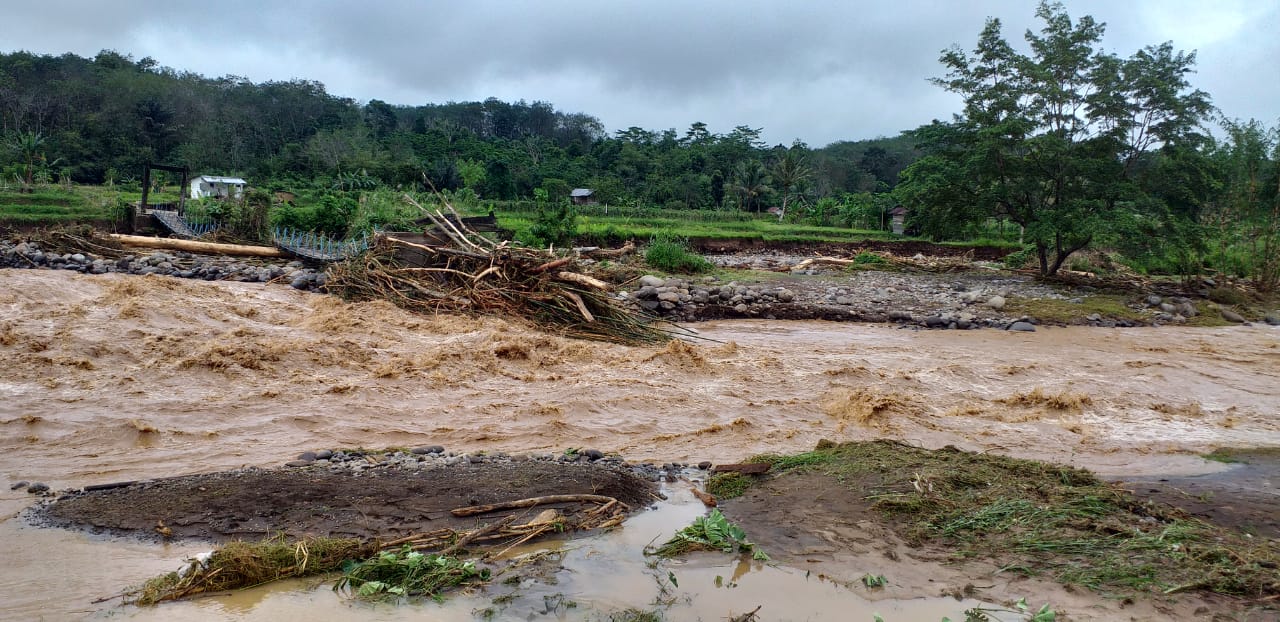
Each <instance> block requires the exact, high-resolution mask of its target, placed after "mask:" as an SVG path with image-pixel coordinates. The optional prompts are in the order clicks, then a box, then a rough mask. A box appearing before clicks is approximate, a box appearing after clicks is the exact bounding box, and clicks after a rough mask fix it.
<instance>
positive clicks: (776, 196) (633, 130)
mask: <svg viewBox="0 0 1280 622" xmlns="http://www.w3.org/2000/svg"><path fill="white" fill-rule="evenodd" d="M1037 16H1038V17H1039V18H1040V19H1041V20H1042V21H1043V22H1044V25H1043V28H1042V29H1041V30H1040V31H1039V32H1038V33H1037V32H1027V33H1026V34H1025V36H1024V39H1025V42H1026V46H1022V47H1025V48H1028V51H1019V50H1020V49H1021V48H1020V46H1019V45H1014V44H1011V43H1010V42H1009V41H1008V40H1007V39H1006V38H1005V35H1004V33H1003V32H1002V31H1001V25H1000V21H999V20H998V19H991V20H989V22H988V24H987V27H986V28H985V29H984V30H983V31H982V32H981V33H980V34H979V37H978V41H977V43H976V45H975V47H974V48H973V49H972V50H971V51H967V50H963V49H961V48H959V47H955V48H951V49H948V50H944V51H943V53H942V56H941V57H940V59H939V60H940V63H941V68H942V71H943V72H944V75H942V76H940V77H935V78H934V83H935V84H937V85H938V86H940V87H942V88H944V89H946V90H948V91H951V92H954V93H956V94H958V95H960V96H961V97H962V98H963V101H964V104H963V108H962V109H961V110H959V111H957V112H956V114H955V115H954V116H953V117H952V118H951V119H948V120H936V121H934V122H932V123H930V124H926V125H924V126H922V127H919V128H914V129H912V128H904V131H903V132H902V133H901V134H900V135H898V136H895V137H889V138H876V139H870V140H856V141H840V142H836V143H833V144H830V145H826V146H823V147H820V148H812V147H810V146H809V145H805V144H803V143H802V142H799V141H797V142H796V143H794V144H792V145H768V144H766V143H765V142H764V141H763V140H762V139H761V129H760V128H752V127H748V126H737V127H735V128H733V129H732V130H730V131H729V132H727V133H724V134H717V133H714V132H711V131H710V130H709V128H708V126H707V125H706V124H705V123H702V122H699V121H696V120H694V121H693V122H692V123H691V124H690V125H689V126H688V127H687V128H685V129H675V128H669V129H660V130H654V129H647V128H640V127H628V128H625V129H618V130H614V131H612V132H610V131H608V130H607V129H606V128H605V127H604V125H603V124H602V123H601V122H600V120H599V119H597V118H596V117H593V116H591V115H590V114H588V113H584V112H565V111H560V110H556V109H555V107H554V106H553V105H552V104H551V103H547V102H533V103H529V102H525V101H518V102H504V101H500V100H497V99H493V98H490V99H488V100H485V101H483V102H461V103H455V102H449V103H442V104H441V103H427V104H423V105H419V106H393V105H390V104H387V103H386V102H383V101H381V100H378V99H373V100H371V101H369V102H367V103H362V102H357V101H355V100H352V99H349V98H344V97H341V96H338V95H333V94H330V93H328V92H327V91H326V89H325V87H324V85H323V84H320V83H319V82H314V81H307V80H293V81H289V82H265V83H260V84H255V83H253V82H251V81H249V80H247V79H244V78H238V77H234V76H228V77H222V78H209V77H205V76H201V75H196V74H193V73H189V72H182V71H178V70H174V69H170V68H165V67H160V66H158V64H157V63H156V62H155V61H154V60H152V59H150V58H143V59H141V60H134V59H133V58H132V57H130V56H128V55H123V54H120V53H117V52H113V51H103V52H101V53H99V54H98V55H97V56H95V57H94V58H92V59H89V58H82V57H79V56H76V55H73V54H65V55H62V56H56V57H55V56H41V55H35V54H30V53H26V52H14V53H9V54H0V135H2V136H3V140H4V145H3V146H4V148H3V149H0V173H2V180H0V183H2V184H3V185H4V186H5V187H9V186H13V185H14V184H17V185H18V186H20V188H21V190H22V191H24V192H29V191H30V190H32V189H33V188H35V187H36V186H38V185H40V184H46V185H47V184H49V183H53V182H58V183H62V184H64V185H68V184H72V183H75V184H106V185H108V186H114V185H115V184H116V182H122V181H135V180H136V179H137V178H138V176H139V175H140V173H141V170H142V166H143V164H144V163H147V162H153V163H163V164H171V165H173V164H176V165H185V166H188V167H190V168H191V170H192V171H193V172H195V173H198V174H219V175H240V176H243V177H246V178H247V179H249V180H250V181H251V185H252V186H254V187H255V188H257V189H259V190H289V191H299V190H302V191H305V192H307V193H308V194H307V196H306V197H305V199H306V201H307V202H308V203H309V204H308V205H305V206H303V210H302V211H297V210H293V208H292V207H291V206H275V207H273V208H272V209H273V210H274V211H272V214H271V218H270V220H271V222H273V223H277V224H286V225H289V226H293V227H298V228H303V229H309V230H317V231H324V232H326V233H328V234H330V235H334V236H341V235H344V234H348V233H351V232H354V231H357V230H360V229H365V230H367V229H368V228H370V227H372V226H377V225H380V224H387V223H389V222H392V221H394V220H396V218H401V217H403V216H404V215H403V214H401V215H398V216H395V217H391V216H387V215H386V214H379V215H375V216H369V217H360V216H358V214H359V213H361V212H360V211H359V210H363V212H369V211H370V210H369V209H367V205H368V201H367V200H366V199H367V198H368V197H366V196H362V195H361V193H364V192H369V191H374V190H378V191H379V192H383V195H384V196H393V195H394V192H393V191H395V192H399V191H415V190H416V191H427V190H439V191H444V192H452V191H457V190H465V191H466V192H465V193H464V194H463V195H451V196H465V197H466V198H468V199H475V198H479V199H481V200H482V201H485V202H488V205H489V206H492V205H494V202H503V201H508V202H509V201H515V200H519V201H522V203H527V205H525V206H524V207H523V208H521V209H526V210H533V211H534V212H538V213H540V214H541V213H543V212H549V211H550V210H560V212H558V213H561V217H559V218H558V219H559V220H563V221H565V222H572V217H571V214H569V212H568V211H565V210H567V208H568V206H567V203H568V197H569V194H570V191H571V190H572V189H573V188H589V189H592V190H593V191H594V196H593V199H594V200H595V201H598V202H599V203H602V204H605V205H609V206H627V207H632V208H640V209H645V210H648V209H653V208H658V209H661V210H662V211H663V212H667V213H665V214H664V215H663V216H664V217H673V218H675V219H676V220H681V221H685V222H687V221H691V220H698V221H702V220H706V218H705V217H706V216H708V214H706V213H705V212H698V213H693V212H685V211H680V212H678V213H677V212H676V211H675V210H725V211H745V212H753V213H761V212H765V211H769V212H772V213H774V214H776V215H777V216H776V220H777V221H778V222H790V223H794V224H796V225H802V226H813V227H819V228H823V229H829V228H832V227H838V228H844V229H846V230H848V229H860V230H870V231H869V232H870V233H879V232H883V231H884V230H886V229H887V228H888V224H889V221H888V215H889V214H890V213H891V210H893V209H894V208H895V207H897V206H902V207H903V210H900V211H905V213H906V216H905V218H906V231H907V232H908V233H912V234H922V235H924V236H926V237H929V238H931V239H934V240H968V241H973V240H978V239H983V240H990V239H992V238H995V239H997V240H998V241H1001V242H1003V243H1009V244H1020V245H1025V248H1024V254H1025V255H1027V257H1029V258H1034V259H1035V262H1036V263H1037V264H1038V265H1039V268H1040V272H1041V273H1042V274H1044V275H1051V274H1054V273H1056V272H1057V271H1058V270H1059V269H1061V268H1062V267H1064V266H1067V265H1068V260H1069V258H1071V257H1072V256H1073V255H1074V254H1075V253H1076V252H1078V251H1080V250H1083V249H1087V248H1101V249H1103V250H1106V251H1114V252H1116V253H1118V254H1119V258H1120V259H1121V260H1123V261H1124V262H1126V263H1127V264H1128V265H1130V266H1131V267H1133V268H1134V269H1138V270H1141V271H1149V272H1160V273H1173V274H1192V273H1196V272H1198V271H1201V270H1205V269H1210V270H1216V271H1220V272H1227V273H1233V274H1238V275H1241V276H1248V277H1251V278H1252V279H1254V280H1255V281H1256V282H1257V283H1258V285H1259V287H1261V288H1264V289H1276V288H1280V126H1275V127H1272V126H1269V125H1268V123H1267V122H1260V121H1256V120H1247V121H1244V120H1236V119H1230V118H1226V117H1224V116H1222V115H1221V113H1220V112H1218V111H1217V110H1215V109H1214V108H1213V105H1212V99H1211V97H1210V94H1209V93H1205V92H1202V91H1200V90H1198V89H1196V88H1195V85H1194V84H1193V83H1192V81H1191V77H1192V76H1193V74H1194V71H1195V54H1194V53H1185V52H1181V51H1176V50H1175V49H1174V48H1173V46H1172V44H1170V43H1164V44H1160V45H1154V46H1148V47H1146V48H1143V49H1141V50H1138V51H1136V52H1135V53H1133V54H1132V55H1130V56H1127V57H1122V56H1119V55H1117V54H1115V53H1113V52H1110V51H1107V50H1106V49H1105V48H1104V47H1103V45H1102V35H1103V32H1104V26H1103V24H1100V23H1097V22H1095V21H1094V20H1093V19H1092V18H1091V17H1089V16H1084V17H1082V18H1080V19H1078V20H1073V19H1072V18H1070V17H1069V16H1068V15H1067V14H1066V12H1065V8H1064V7H1063V6H1062V5H1061V4H1056V3H1047V2H1042V3H1041V4H1040V5H1039V7H1038V9H1037ZM1211 128H1213V129H1215V130H1216V131H1217V132H1218V134H1219V136H1217V137H1215V136H1213V135H1212V134H1211V132H1210V129H1211ZM857 131H858V128H856V127H850V128H849V132H850V134H851V135H856V133H857ZM260 200H261V201H265V202H267V203H269V202H270V198H269V197H268V198H262V197H260ZM18 203H21V204H29V203H30V201H27V200H24V201H20V202H18ZM507 207H512V209H515V208H516V207H518V206H510V205H508V206H507ZM277 208H278V209H277ZM24 209H25V208H24ZM290 210H293V211H290ZM308 210H310V211H308ZM26 211H28V212H29V211H31V210H30V209H26ZM542 215H545V214H542ZM526 216H527V217H526V218H525V220H526V221H532V220H533V219H534V218H535V215H531V214H528V213H526ZM257 221H261V222H265V220H263V219H258V220H257ZM257 221H255V222H257ZM525 224H526V225H529V226H531V225H530V223H529V222H526V223H525ZM562 224H563V223H562ZM597 224H600V223H597ZM623 224H628V223H623ZM629 224H635V223H629ZM548 226H550V225H548ZM556 227H560V228H563V229H564V231H562V232H561V234H562V235H561V234H557V236H554V237H556V238H570V237H572V235H573V234H574V231H573V230H572V227H562V226H561V225H556ZM597 233H602V236H601V237H602V239H613V238H616V237H626V236H627V235H628V233H627V232H626V231H623V230H618V231H615V232H612V233H610V232H597ZM830 233H831V232H830V231H823V232H822V235H823V236H827V237H830ZM615 234H616V235H615ZM837 237H839V236H837ZM550 239H551V238H547V237H545V236H533V237H531V238H529V240H539V241H542V242H547V241H549V240H550Z"/></svg>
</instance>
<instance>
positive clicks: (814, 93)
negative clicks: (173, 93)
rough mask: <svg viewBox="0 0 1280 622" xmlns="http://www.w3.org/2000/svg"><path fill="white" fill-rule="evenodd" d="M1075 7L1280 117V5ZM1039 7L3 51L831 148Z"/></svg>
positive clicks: (370, 5)
mask: <svg viewBox="0 0 1280 622" xmlns="http://www.w3.org/2000/svg"><path fill="white" fill-rule="evenodd" d="M1113 5H1119V6H1113ZM1068 7H1069V11H1070V12H1071V13H1072V15H1073V16H1079V15H1084V14H1092V15H1094V16H1095V17H1097V18H1098V19H1099V20H1101V21H1105V22H1108V23H1109V29H1108V33H1109V35H1108V37H1107V39H1106V41H1105V42H1104V46H1105V47H1106V48H1107V49H1108V50H1111V51H1114V52H1116V53H1119V54H1122V55H1128V54H1130V53H1132V52H1133V51H1135V50H1136V49H1138V48H1139V47H1141V46H1142V45H1146V44H1154V43H1160V42H1162V41H1164V40H1167V39H1173V40H1174V44H1175V47H1180V48H1188V49H1189V48H1196V47H1198V48H1200V60H1201V66H1200V70H1201V73H1200V75H1199V76H1197V77H1196V79H1195V81H1196V85H1197V86H1200V87H1201V88H1205V89H1206V90H1209V91H1210V92H1211V93H1212V94H1214V95H1215V102H1216V103H1218V104H1219V105H1220V106H1222V107H1223V108H1224V109H1226V112H1227V114H1229V115H1231V116H1260V117H1262V118H1264V119H1266V120H1272V119H1273V118H1274V117H1275V115H1276V111H1277V100H1278V99H1280V94H1278V91H1277V89H1278V88H1280V87H1277V86H1276V85H1274V84H1269V85H1268V84H1258V83H1256V82H1258V81H1253V82H1252V83H1251V82H1247V81H1245V80H1242V79H1241V76H1244V75H1248V74H1247V73H1242V72H1244V71H1246V70H1248V71H1252V72H1253V73H1256V72H1257V71H1259V69H1260V67H1262V66H1263V65H1264V63H1268V62H1269V63H1270V64H1271V65H1272V66H1274V62H1275V61H1276V60H1277V56H1278V52H1280V48H1277V45H1278V44H1277V43H1276V42H1275V40H1274V37H1273V36H1271V33H1274V32H1276V31H1277V30H1280V23H1277V22H1278V21H1280V20H1278V18H1277V16H1278V15H1280V7H1272V6H1271V4H1270V3H1268V2H1267V1H1266V0H1258V1H1256V2H1243V1H1242V2H1236V3H1232V2H1224V3H1220V4H1215V6H1214V7H1210V8H1209V9H1206V8H1205V7H1202V6H1199V4H1197V3H1194V2H1191V1H1190V0H1185V1H1184V2H1172V3H1169V2H1160V3H1158V2H1131V3H1104V2H1101V1H1100V0H1090V1H1088V2H1084V1H1078V2H1070V3H1068ZM1033 13H1034V8H1033V6H1032V5H1031V3H1030V2H1025V1H1021V0H999V1H995V2H960V1H923V0H922V1H912V0H907V1H902V2H896V3H887V2H881V3H855V2H843V1H840V2H823V3H786V4H784V3H780V2H758V1H757V2H743V1H732V0H718V1H705V2H674V1H665V0H652V1H649V2H600V1H591V2H585V1H581V2H521V1H505V2H500V1H496V0H490V1H476V2H465V3H464V2H450V3H446V2H430V3H428V2H410V1H407V0H402V1H398V2H363V3H356V2H349V1H343V2H336V1H333V2H330V1H317V2H306V3H303V2H298V3H290V4H288V5H283V4H280V3H273V4H270V5H268V6H266V7H265V8H264V7H262V6H259V3H256V2H235V1H233V2H220V3H196V2H167V3H163V4H161V3H140V2H134V3H129V2H123V3H121V2H116V3H97V2H84V3H70V2H61V3H59V2H44V3H41V4H39V5H37V4H36V3H30V4H28V5H26V6H23V7H18V8H14V9H10V10H9V11H8V12H7V19H6V20H5V22H4V25H0V49H10V50H11V49H30V50H32V51H36V52H42V53H55V54H56V53H62V52H65V51H72V52H75V53H79V54H82V55H92V54H94V53H96V52H97V51H98V50H99V49H103V48H114V49H116V50H118V51H121V52H124V53H131V54H133V55H134V56H137V57H141V56H152V57H154V58H155V59H157V60H158V61H159V62H160V63H161V64H163V65H166V66H171V67H174V68H177V69H189V70H193V71H197V72H199V73H203V74H206V75H215V76H216V75H224V74H235V75H244V76H246V77H249V78H250V79H252V80H255V81H262V80H270V79H290V78H307V79H315V80H320V81H321V82H324V83H325V84H326V85H327V86H328V88H329V90H330V91H331V92H333V93H336V94H340V95H344V96H349V97H353V98H356V99H358V100H362V101H365V100H369V99H374V98H378V99H383V100H385V101H389V102H391V103H396V104H422V103H429V102H444V101H450V100H453V101H463V100H474V99H484V98H485V97H489V96H496V97H499V98H501V99H507V100H515V99H522V98H523V99H527V100H543V101H549V102H552V103H554V104H555V105H556V106H557V107H558V108H560V109H562V110H567V111H582V112H587V113H590V114H593V115H596V116H598V117H600V118H601V119H602V120H603V121H604V122H605V123H606V124H607V125H608V126H609V128H610V129H618V128H624V127H627V126H630V125H639V126H642V127H647V128H653V129H663V128H667V127H675V128H678V129H683V128H686V127H688V125H689V124H690V123H692V122H694V121H704V122H707V123H708V124H710V126H711V128H712V130H713V131H719V132H724V131H728V130H729V129H731V128H732V126H734V125H739V124H741V125H749V126H752V127H763V128H764V129H765V137H766V138H767V139H768V140H769V141H770V142H775V143H776V142H789V141H790V140H791V139H793V138H801V139H803V140H806V141H808V142H810V143H812V144H814V145H821V144H825V143H827V142H830V141H832V140H837V139H843V138H848V139H855V138H864V137H870V136H875V135H892V134H895V133H897V132H898V131H900V130H903V129H908V128H911V127H915V126H916V125H919V124H921V123H927V122H928V121H929V120H931V119H933V118H947V117H948V116H949V115H950V114H951V113H952V112H954V111H956V110H957V109H958V103H957V99H956V98H955V97H954V96H952V95H950V94H947V93H945V92H942V91H941V90H940V89H938V88H936V87H934V86H932V85H930V84H929V83H928V82H927V79H928V78H929V77H933V76H937V75H939V74H940V73H941V67H940V65H939V64H938V62H937V58H938V54H939V52H940V51H941V50H942V49H943V48H946V47H948V46H950V45H953V44H959V45H961V46H962V47H970V46H972V44H973V42H974V41H975V40H976V38H977V34H978V31H979V30H980V29H981V28H982V25H983V23H984V21H985V18H986V17H987V16H988V15H998V16H1000V17H1001V18H1002V20H1003V21H1004V22H1005V24H1006V29H1005V33H1006V36H1007V37H1008V38H1009V39H1010V40H1016V41H1020V40H1021V36H1022V32H1023V31H1024V30H1025V29H1026V28H1027V27H1031V26H1035V19H1034V15H1033ZM1179 16H1182V17H1184V18H1185V19H1184V20H1182V21H1180V20H1179V19H1178V17H1179ZM1186 20H1191V23H1190V24H1188V23H1185V22H1186ZM1181 39H1188V41H1185V42H1184V41H1182V40H1181ZM1268 115H1269V116H1268Z"/></svg>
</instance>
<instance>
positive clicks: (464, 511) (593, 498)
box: [450, 495, 617, 516]
mask: <svg viewBox="0 0 1280 622" xmlns="http://www.w3.org/2000/svg"><path fill="white" fill-rule="evenodd" d="M610 501H617V499H614V498H613V497H606V496H604V495H547V496H545V497H531V498H529V499H520V500H518V501H506V502H503V503H490V504H488V505H472V506H468V507H465V508H457V509H454V510H450V513H452V514H453V515H454V516H474V515H476V514H485V513H488V512H497V511H498V510H514V509H518V508H531V507H534V506H536V505H547V504H548V503H578V502H587V503H608V502H610Z"/></svg>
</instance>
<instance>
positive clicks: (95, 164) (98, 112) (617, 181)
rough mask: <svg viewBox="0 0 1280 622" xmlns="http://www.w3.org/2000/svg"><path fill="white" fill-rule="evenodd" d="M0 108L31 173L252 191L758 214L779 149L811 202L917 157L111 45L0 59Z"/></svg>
mask: <svg viewBox="0 0 1280 622" xmlns="http://www.w3.org/2000/svg"><path fill="white" fill-rule="evenodd" d="M0 111H2V115H0V131H2V132H3V133H4V135H5V136H6V137H8V139H9V142H10V143H14V142H17V141H18V140H19V139H21V138H27V139H30V140H33V141H34V140H38V141H39V145H33V146H32V149H31V152H32V155H33V156H34V157H35V159H36V160H38V161H37V162H36V163H35V164H36V165H37V166H35V167H34V168H35V169H37V170H35V171H34V173H36V174H41V175H44V176H46V177H49V178H52V179H58V178H62V177H64V176H65V177H69V178H70V179H71V180H72V181H75V182H77V183H104V182H107V181H118V180H122V179H129V178H132V177H136V176H138V175H139V174H140V171H141V167H142V164H143V163H144V162H148V161H150V162H158V163H176V164H185V165H187V166H190V167H191V168H192V169H193V171H198V172H201V173H215V174H237V175H244V176H246V177H248V178H250V179H252V180H254V181H255V183H257V184H264V183H267V184H269V183H271V182H287V181H288V180H303V179H305V180H307V181H308V182H311V181H315V180H326V179H327V180H331V181H337V180H339V179H343V180H346V181H347V183H348V184H354V185H360V184H386V185H392V186H402V187H406V188H408V187H413V186H415V185H418V184H421V183H422V180H423V175H424V173H425V175H426V177H427V178H428V179H430V181H431V183H432V184H434V185H435V186H436V187H437V188H440V189H455V188H459V187H462V186H464V185H467V186H469V187H471V188H472V189H474V190H475V191H476V192H477V193H479V194H480V195H481V196H483V197H486V198H490V199H515V198H532V196H533V190H534V189H535V188H541V187H546V188H547V189H548V191H549V192H550V193H551V194H552V196H551V198H552V199H555V198H556V196H555V195H567V194H568V191H569V190H570V189H571V188H572V187H590V188H594V189H595V190H596V193H597V197H598V198H599V199H600V200H601V201H602V202H607V203H627V204H633V203H636V202H639V203H641V204H645V205H654V206H665V207H680V208H693V209H698V208H710V207H745V208H749V209H761V208H763V207H767V206H769V205H771V204H773V203H779V202H780V201H781V199H780V197H777V196H776V192H775V191H774V189H773V188H772V186H771V185H770V184H769V183H767V182H768V180H769V179H770V178H771V177H772V172H773V171H772V169H771V167H772V166H773V165H774V161H775V160H777V159H778V154H777V152H785V151H788V150H796V151H797V152H798V155H802V156H803V161H804V162H805V163H806V164H805V166H806V167H811V168H812V170H813V175H812V176H811V178H808V177H807V178H806V180H805V181H806V187H809V186H811V187H812V190H813V191H814V192H815V193H817V194H818V195H821V196H826V195H836V194H840V193H843V192H858V191H873V190H876V189H884V188H888V187H891V186H892V185H893V184H894V182H895V180H896V179H897V174H898V172H899V171H900V170H901V169H902V168H903V167H905V166H906V165H907V164H909V163H910V162H911V161H912V160H913V159H914V158H915V157H916V156H915V153H914V151H913V150H912V147H911V144H912V141H910V140H908V139H905V138H901V137H899V138H893V139H880V140H872V141H861V142H841V143H836V144H834V145H831V146H830V147H828V148H825V149H818V150H813V151H811V150H810V149H809V148H808V147H807V146H804V145H800V144H797V145H795V146H791V147H786V146H774V147H770V146H768V145H765V144H764V143H763V142H762V141H761V139H760V129H758V128H750V127H745V126H743V127H737V128H735V129H734V130H733V131H731V132H729V133H728V134H724V135H719V134H713V133H711V132H709V131H708V130H707V126H706V124H704V123H698V122H695V123H692V124H691V125H690V127H689V128H688V129H686V130H681V131H677V130H674V129H667V130H663V131H652V130H648V129H643V128H638V127H631V128H627V129H623V130H620V131H617V132H614V133H613V134H609V133H606V130H605V128H604V126H603V125H602V124H601V123H600V121H599V120H598V119H596V118H595V117H593V116H591V115H589V114H585V113H579V112H563V111H559V110H556V109H555V108H554V107H553V105H552V104H550V103H547V102H533V103H528V102H524V101H519V102H513V103H509V102H503V101H499V100H497V99H488V100H486V101H483V102H463V103H446V104H426V105H422V106H392V105H389V104H387V103H385V102H382V101H380V100H377V99H374V100H372V101H369V102H368V103H363V104H362V103H360V102H356V101H354V100H352V99H349V98H345V97H340V96H338V95H334V94H330V93H328V92H327V91H326V90H325V87H324V85H323V84H320V83H319V82H314V81H308V80H293V81H289V82H264V83H260V84H255V83H253V82H250V81H249V80H247V79H243V78H237V77H234V76H227V77H222V78H207V77H204V76H200V75H196V74H193V73H187V72H182V71H177V70H174V69H169V68H166V67H160V66H158V65H157V64H156V63H155V61H153V60H151V59H149V58H143V59H141V60H134V59H132V58H131V57H129V56H127V55H122V54H120V53H116V52H112V51H103V52H101V53H100V54H98V55H97V56H95V57H94V58H91V59H90V58H82V57H79V56H76V55H73V54H65V55H62V56H56V57H55V56H40V55H34V54H29V53H26V52H16V53H11V54H3V55H0ZM20 151H21V149H10V150H8V151H7V152H6V153H4V154H3V156H0V157H3V158H4V159H3V160H0V161H2V162H4V163H5V164H6V165H7V169H6V177H7V178H9V179H12V177H13V176H14V175H15V174H17V175H19V176H25V174H26V164H27V162H26V161H24V160H23V158H22V154H21V153H19V152H20ZM806 170H807V169H806ZM767 204H768V205H767Z"/></svg>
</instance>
